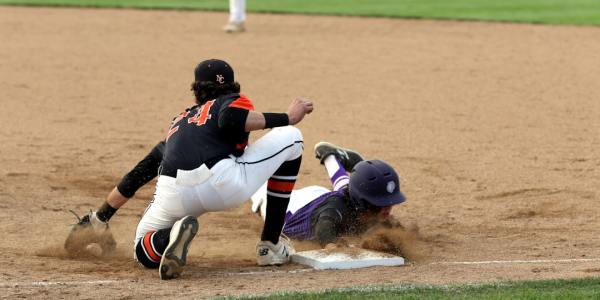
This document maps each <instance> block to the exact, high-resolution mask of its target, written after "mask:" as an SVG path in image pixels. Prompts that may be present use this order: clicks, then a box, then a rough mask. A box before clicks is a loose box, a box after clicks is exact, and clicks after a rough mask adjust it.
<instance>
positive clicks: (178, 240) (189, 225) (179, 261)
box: [159, 216, 198, 280]
mask: <svg viewBox="0 0 600 300" xmlns="http://www.w3.org/2000/svg"><path fill="white" fill-rule="evenodd" d="M197 232H198V220H196V218H195V217H193V216H186V217H184V218H183V219H181V220H179V221H177V222H175V224H173V228H171V233H170V235H169V245H167V248H166V249H165V252H164V253H163V256H162V259H161V260H160V267H159V271H160V279H162V280H168V279H173V278H177V277H179V275H181V272H182V271H183V266H185V262H186V257H187V252H188V248H189V246H190V242H191V241H192V239H193V238H194V236H195V235H196V233H197Z"/></svg>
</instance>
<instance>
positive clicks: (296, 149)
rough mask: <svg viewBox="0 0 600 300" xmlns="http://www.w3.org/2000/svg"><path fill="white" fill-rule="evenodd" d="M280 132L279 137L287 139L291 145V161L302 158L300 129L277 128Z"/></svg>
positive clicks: (302, 140)
mask: <svg viewBox="0 0 600 300" xmlns="http://www.w3.org/2000/svg"><path fill="white" fill-rule="evenodd" d="M277 129H278V130H280V132H281V135H282V136H284V137H285V138H287V139H289V143H290V144H291V145H292V155H291V159H296V158H298V157H300V156H302V151H303V150H304V138H303V137H302V132H301V131H300V129H298V128H296V127H294V126H285V127H279V128H277Z"/></svg>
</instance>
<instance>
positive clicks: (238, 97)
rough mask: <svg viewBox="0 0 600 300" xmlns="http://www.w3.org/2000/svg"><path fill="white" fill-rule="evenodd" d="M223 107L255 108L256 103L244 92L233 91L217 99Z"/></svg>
mask: <svg viewBox="0 0 600 300" xmlns="http://www.w3.org/2000/svg"><path fill="white" fill-rule="evenodd" d="M217 101H218V102H219V104H220V106H221V107H234V108H241V109H245V110H254V103H253V102H252V100H250V98H248V97H247V96H246V95H244V94H240V93H232V94H227V95H223V96H221V97H219V98H218V99H217Z"/></svg>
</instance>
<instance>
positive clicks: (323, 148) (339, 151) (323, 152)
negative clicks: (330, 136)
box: [315, 142, 364, 172]
mask: <svg viewBox="0 0 600 300" xmlns="http://www.w3.org/2000/svg"><path fill="white" fill-rule="evenodd" d="M329 155H335V157H336V158H337V159H338V161H339V162H340V163H341V164H342V166H343V167H344V169H345V170H346V171H347V172H351V171H352V168H354V166H355V165H356V164H357V163H359V162H361V161H363V160H364V158H363V157H362V156H361V155H360V154H358V152H356V151H354V150H350V149H345V148H342V147H338V146H336V145H334V144H332V143H328V142H319V143H317V144H316V145H315V156H316V157H317V159H319V160H320V161H321V163H323V162H324V161H325V158H326V157H327V156H329Z"/></svg>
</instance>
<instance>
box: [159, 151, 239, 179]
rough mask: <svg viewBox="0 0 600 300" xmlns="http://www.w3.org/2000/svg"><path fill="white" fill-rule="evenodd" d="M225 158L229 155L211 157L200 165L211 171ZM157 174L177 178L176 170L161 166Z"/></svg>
mask: <svg viewBox="0 0 600 300" xmlns="http://www.w3.org/2000/svg"><path fill="white" fill-rule="evenodd" d="M225 158H229V155H221V156H217V157H213V158H211V159H209V160H206V161H204V162H203V163H202V164H205V165H206V167H207V168H209V169H212V167H214V166H215V165H216V164H217V163H218V162H220V161H221V160H223V159H225ZM202 164H200V165H202ZM159 174H160V175H163V176H169V177H173V178H177V169H175V168H171V167H169V166H165V165H161V166H160V171H159Z"/></svg>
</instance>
